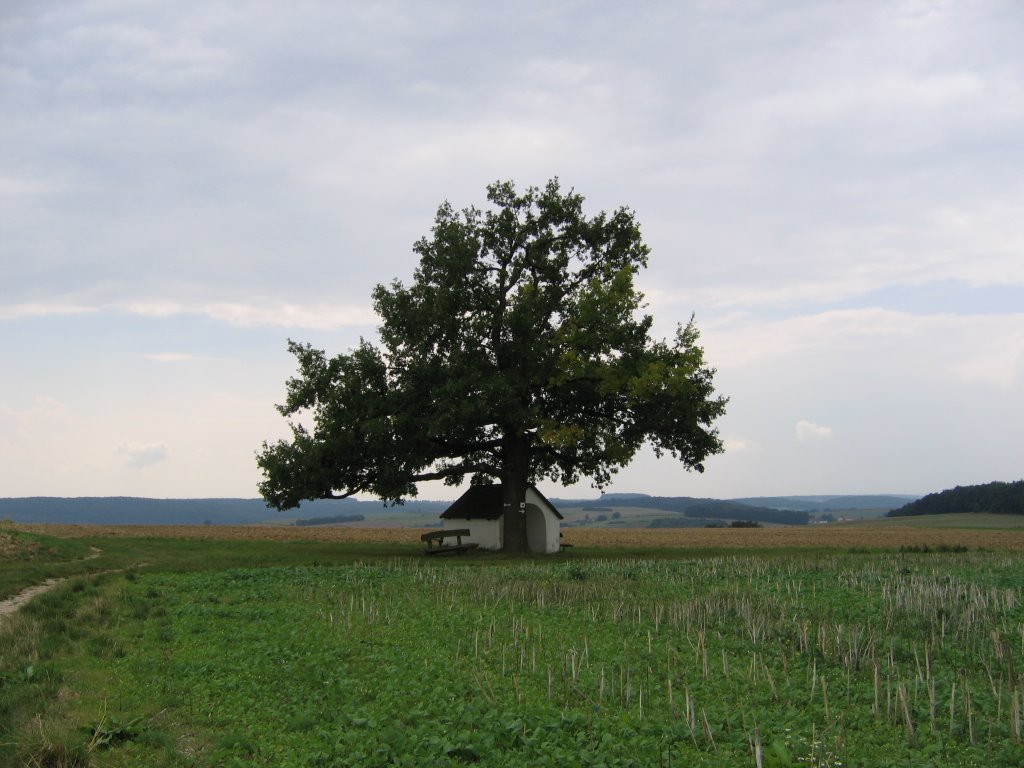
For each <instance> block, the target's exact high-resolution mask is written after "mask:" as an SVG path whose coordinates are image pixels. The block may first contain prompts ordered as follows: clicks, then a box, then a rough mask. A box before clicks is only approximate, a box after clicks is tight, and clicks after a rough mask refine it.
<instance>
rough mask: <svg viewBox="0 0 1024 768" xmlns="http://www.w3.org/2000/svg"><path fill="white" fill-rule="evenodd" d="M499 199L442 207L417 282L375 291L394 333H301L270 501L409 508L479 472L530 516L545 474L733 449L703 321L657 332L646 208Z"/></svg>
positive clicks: (603, 471) (593, 473)
mask: <svg viewBox="0 0 1024 768" xmlns="http://www.w3.org/2000/svg"><path fill="white" fill-rule="evenodd" d="M487 199H488V202H489V203H490V206H489V207H488V209H487V210H479V209H477V208H475V207H470V208H466V209H464V210H462V211H456V210H455V209H454V208H453V207H452V206H451V205H449V204H448V203H444V204H442V205H441V206H440V208H439V209H438V211H437V215H436V217H435V220H434V226H433V229H432V232H431V234H430V235H429V236H427V237H424V238H422V239H421V240H419V241H418V242H417V243H416V244H415V245H414V251H415V253H416V254H418V256H419V258H420V262H419V266H418V268H417V269H416V271H415V274H414V279H413V281H412V283H411V285H408V286H406V285H404V284H403V283H401V282H400V281H398V280H395V281H393V282H392V283H390V284H389V285H378V286H377V287H376V289H374V291H373V302H374V308H375V310H376V312H377V313H378V315H379V316H380V317H381V319H382V324H381V326H380V328H379V336H380V342H379V344H373V343H370V342H368V341H366V340H365V339H364V340H361V341H360V343H359V345H358V346H357V347H355V348H354V349H352V350H351V351H349V352H348V353H346V354H341V355H337V356H334V357H328V356H327V355H326V354H325V353H324V352H323V351H321V350H317V349H314V348H312V347H311V346H310V345H308V344H301V343H296V342H294V341H290V342H289V349H290V351H291V352H292V353H293V354H294V355H295V357H296V359H297V362H298V374H297V376H295V377H294V378H292V379H290V380H289V381H288V384H287V398H286V400H285V402H284V403H283V404H282V405H280V406H278V410H279V411H280V412H281V414H282V415H284V416H285V417H286V418H288V419H289V422H290V426H291V430H292V438H291V440H290V441H285V440H282V441H278V442H276V443H274V444H267V443H264V444H263V449H262V451H261V452H259V454H258V458H257V461H258V464H259V466H260V468H261V469H262V471H263V475H264V479H263V481H262V482H261V484H260V493H261V494H262V495H263V497H264V498H265V499H266V501H267V503H268V504H269V505H270V506H273V507H276V508H277V509H288V508H292V507H296V506H298V505H299V504H300V502H301V501H302V500H304V499H319V498H344V497H346V496H350V495H352V494H356V493H367V494H373V495H375V496H378V497H380V498H382V499H384V500H387V501H395V502H397V501H400V500H401V499H403V498H405V497H409V496H415V495H416V493H417V483H419V482H423V481H426V480H443V481H445V482H446V483H449V484H452V485H457V484H459V483H461V482H463V481H464V479H465V478H466V477H467V476H469V477H470V478H471V479H472V481H473V482H477V483H479V482H487V481H488V480H496V481H498V482H500V483H501V484H502V485H503V486H504V488H505V491H504V498H505V504H506V508H509V506H510V505H511V508H513V509H515V508H518V506H519V504H520V503H521V501H522V499H523V494H524V493H525V489H526V485H527V484H528V483H530V482H535V481H537V480H540V479H542V478H547V479H550V480H553V481H557V482H561V483H563V484H571V483H574V482H576V481H578V480H579V479H580V478H582V477H587V478H591V479H592V481H593V482H594V484H595V485H596V486H597V487H601V486H603V485H606V484H607V483H608V482H609V480H610V479H611V476H612V475H613V474H614V472H615V471H616V470H617V469H618V468H619V467H622V466H624V465H625V464H627V463H628V462H629V461H630V460H631V459H632V458H633V456H634V455H635V454H636V452H637V451H638V450H639V449H640V447H641V446H643V445H644V444H646V443H650V444H652V445H653V447H654V450H655V451H656V452H657V453H658V454H659V455H660V454H661V453H668V454H670V455H671V456H673V457H675V458H676V459H678V460H679V461H681V462H682V463H683V465H684V466H685V467H686V468H688V469H692V470H696V471H703V469H704V461H705V459H706V458H707V457H708V456H709V455H712V454H715V453H719V452H720V451H721V450H722V444H721V441H720V439H719V437H718V433H717V430H716V429H715V428H714V421H715V419H716V418H718V417H719V416H720V415H721V414H722V413H724V410H725V405H726V400H725V398H723V397H718V396H716V395H715V393H714V387H713V376H714V370H713V369H712V368H710V367H708V366H707V365H706V364H705V363H704V356H703V350H702V349H701V347H700V346H699V345H698V331H697V328H696V326H695V325H694V322H693V318H690V321H689V322H688V323H687V324H685V325H682V324H680V325H679V326H678V327H677V329H676V332H675V335H674V337H673V338H672V339H671V340H661V341H656V340H652V339H651V338H650V330H651V325H652V322H653V321H652V318H651V317H650V316H649V315H647V314H645V313H644V311H643V308H644V307H643V297H642V295H641V293H640V292H639V291H638V290H637V289H636V286H635V284H634V280H635V277H636V275H637V273H638V271H639V270H640V269H641V268H643V267H646V265H647V257H648V253H649V249H648V247H647V246H646V245H645V244H644V242H643V239H642V237H641V234H640V228H639V225H638V224H637V222H636V219H635V216H634V214H633V212H632V211H631V210H629V209H627V208H619V209H617V210H615V211H614V212H612V213H610V214H608V213H605V212H601V213H598V214H597V215H594V216H592V217H587V216H586V215H585V214H584V212H583V197H582V196H580V195H579V194H577V193H575V192H574V191H569V192H563V191H562V190H561V188H560V186H559V182H558V180H557V179H554V180H551V181H549V182H548V183H547V185H546V186H545V187H544V188H537V187H530V188H528V189H526V190H525V191H524V192H522V193H519V192H517V191H516V189H515V187H514V185H513V184H512V183H511V182H504V183H496V184H493V185H491V186H489V187H488V188H487ZM506 530H508V529H507V528H506ZM514 538H515V536H514V535H513V539H514ZM510 546H511V547H513V548H514V547H515V546H516V545H515V543H512V544H511V545H510Z"/></svg>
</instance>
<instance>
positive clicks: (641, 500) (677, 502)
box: [583, 494, 811, 527]
mask: <svg viewBox="0 0 1024 768" xmlns="http://www.w3.org/2000/svg"><path fill="white" fill-rule="evenodd" d="M610 503H615V504H621V505H623V506H629V507H640V508H643V509H656V510H660V511H665V512H681V513H682V514H683V515H685V516H686V517H692V518H700V519H701V520H702V521H703V520H705V519H711V520H751V521H755V522H759V523H775V524H777V525H807V523H809V522H810V519H811V516H810V514H808V513H807V512H804V511H800V510H794V509H775V508H770V507H760V506H754V505H752V504H746V503H743V502H738V501H726V500H722V499H694V498H690V497H688V496H644V495H640V494H635V495H622V496H618V495H614V494H608V495H606V496H604V497H602V498H601V500H600V501H598V502H595V503H593V504H588V505H584V506H583V509H586V510H593V511H600V510H603V509H608V508H609V507H608V504H610ZM662 525H663V526H666V525H667V526H670V527H686V526H685V524H681V525H680V526H672V524H671V523H662Z"/></svg>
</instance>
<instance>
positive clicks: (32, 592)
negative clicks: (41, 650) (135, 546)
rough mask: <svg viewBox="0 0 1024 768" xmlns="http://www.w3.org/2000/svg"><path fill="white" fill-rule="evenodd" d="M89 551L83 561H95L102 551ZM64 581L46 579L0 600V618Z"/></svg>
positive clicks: (93, 548) (95, 549)
mask: <svg viewBox="0 0 1024 768" xmlns="http://www.w3.org/2000/svg"><path fill="white" fill-rule="evenodd" d="M89 549H91V550H92V551H91V552H90V553H89V554H88V555H86V556H85V557H83V558H82V559H83V560H95V559H96V558H97V557H99V556H100V555H102V554H103V550H102V549H97V548H96V547H90V548H89ZM65 581H67V578H66V577H65V578H62V579H47V580H46V581H44V582H43V583H42V584H34V585H33V586H31V587H28V588H27V589H23V590H21V592H19V593H18V594H16V595H15V596H14V597H9V598H7V599H6V600H0V618H3V617H4V616H10V615H11V614H12V613H14V612H15V611H16V610H18V609H19V608H21V606H23V605H24V604H25V603H27V602H28V601H29V600H31V599H32V598H33V597H36V596H37V595H41V594H43V593H44V592H49V591H50V590H51V589H53V588H55V587H56V586H58V585H59V584H62V583H64V582H65Z"/></svg>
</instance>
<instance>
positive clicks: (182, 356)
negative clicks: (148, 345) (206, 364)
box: [142, 352, 207, 363]
mask: <svg viewBox="0 0 1024 768" xmlns="http://www.w3.org/2000/svg"><path fill="white" fill-rule="evenodd" d="M142 359H143V360H151V361H153V362H154V363H188V362H193V361H196V360H206V359H207V358H205V357H199V356H197V355H190V354H187V353H183V352H153V353H150V354H147V355H143V356H142Z"/></svg>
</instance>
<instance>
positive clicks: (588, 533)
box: [18, 524, 1024, 551]
mask: <svg viewBox="0 0 1024 768" xmlns="http://www.w3.org/2000/svg"><path fill="white" fill-rule="evenodd" d="M18 527H19V528H20V529H22V530H27V531H35V532H38V533H47V534H50V535H53V536H58V537H66V538H94V537H99V538H107V537H113V538H136V537H167V538H184V539H213V540H226V541H231V540H238V541H320V542H340V543H386V544H416V545H418V544H420V534H422V533H424V532H425V531H427V530H430V529H428V528H369V527H347V526H287V527H286V526H269V525H268V526H199V525H195V526H176V525H167V526H98V525H21V526H18ZM563 541H564V542H565V543H567V544H572V545H573V546H577V547H587V548H590V547H595V548H629V547H639V548H650V549H779V548H781V549H791V548H811V549H850V548H883V549H899V548H900V547H929V548H932V549H937V548H942V547H967V548H970V549H991V550H1016V551H1024V530H1020V529H1005V530H993V529H988V528H984V529H982V528H939V527H921V526H914V525H891V524H890V525H865V524H855V525H811V526H802V527H778V528H660V529H646V528H624V529H608V528H570V529H566V530H565V531H564V536H563Z"/></svg>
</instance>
